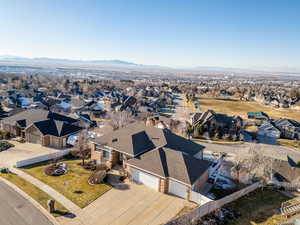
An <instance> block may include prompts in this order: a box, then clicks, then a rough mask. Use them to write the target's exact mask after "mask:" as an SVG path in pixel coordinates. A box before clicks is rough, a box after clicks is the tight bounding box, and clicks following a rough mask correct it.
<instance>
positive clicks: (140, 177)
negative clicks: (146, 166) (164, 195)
mask: <svg viewBox="0 0 300 225" xmlns="http://www.w3.org/2000/svg"><path fill="white" fill-rule="evenodd" d="M131 170H132V179H133V180H134V181H135V182H137V183H142V184H144V185H146V186H148V187H150V188H153V189H155V190H158V185H159V178H157V177H154V176H152V175H150V174H147V173H144V172H142V171H140V170H137V169H133V168H132V169H131Z"/></svg>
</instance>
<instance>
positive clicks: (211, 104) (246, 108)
mask: <svg viewBox="0 0 300 225" xmlns="http://www.w3.org/2000/svg"><path fill="white" fill-rule="evenodd" d="M208 109H212V110H214V111H216V112H218V113H224V114H228V115H239V116H241V117H243V118H246V117H247V112H257V111H263V112H265V113H267V114H268V115H269V116H270V117H271V118H289V119H293V120H297V121H300V111H297V110H292V109H274V108H272V107H269V106H263V105H260V104H258V103H256V102H244V101H238V100H230V99H228V100H227V99H226V100H225V99H223V100H221V99H214V98H200V110H201V111H206V110H208Z"/></svg>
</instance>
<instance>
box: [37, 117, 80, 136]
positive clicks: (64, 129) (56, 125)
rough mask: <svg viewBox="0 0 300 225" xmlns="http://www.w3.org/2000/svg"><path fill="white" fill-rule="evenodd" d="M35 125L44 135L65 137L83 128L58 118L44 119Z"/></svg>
mask: <svg viewBox="0 0 300 225" xmlns="http://www.w3.org/2000/svg"><path fill="white" fill-rule="evenodd" d="M34 126H35V127H36V128H37V129H38V130H39V131H40V132H41V133H42V134H43V135H52V136H56V137H63V136H65V135H69V134H72V133H76V132H78V131H80V130H81V129H82V128H81V127H78V126H75V125H72V124H69V123H66V122H63V121H57V120H44V121H40V122H36V123H34Z"/></svg>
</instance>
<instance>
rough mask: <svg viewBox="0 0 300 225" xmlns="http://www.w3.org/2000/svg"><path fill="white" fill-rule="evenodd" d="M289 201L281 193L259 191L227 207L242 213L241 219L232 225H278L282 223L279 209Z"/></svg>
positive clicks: (231, 224)
mask: <svg viewBox="0 0 300 225" xmlns="http://www.w3.org/2000/svg"><path fill="white" fill-rule="evenodd" d="M287 200H288V198H287V197H286V196H284V195H282V194H281V193H279V192H276V191H272V190H263V191H262V190H261V189H257V190H256V191H254V192H252V193H250V194H249V195H246V196H244V197H242V198H240V199H238V200H236V201H234V202H232V203H229V204H227V205H225V207H226V208H230V209H234V210H238V211H239V212H241V217H240V218H238V219H237V220H235V221H231V222H230V225H249V224H251V225H277V224H279V223H280V222H282V218H281V215H280V214H279V211H278V209H279V208H280V206H281V203H283V202H285V201H287Z"/></svg>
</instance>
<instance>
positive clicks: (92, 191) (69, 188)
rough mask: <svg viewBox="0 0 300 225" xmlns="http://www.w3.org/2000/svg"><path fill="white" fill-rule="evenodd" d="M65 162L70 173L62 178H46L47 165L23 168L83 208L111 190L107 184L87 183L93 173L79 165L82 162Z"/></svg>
mask: <svg viewBox="0 0 300 225" xmlns="http://www.w3.org/2000/svg"><path fill="white" fill-rule="evenodd" d="M63 162H64V163H65V164H67V167H68V172H67V173H66V174H65V175H62V176H46V175H45V174H44V169H45V167H47V166H48V165H49V164H46V163H44V164H36V165H32V166H30V167H26V168H23V171H24V172H26V173H28V174H30V175H32V176H33V177H35V178H37V179H39V180H40V181H42V182H44V183H45V184H48V185H49V186H51V187H52V188H54V189H55V190H57V191H58V192H60V193H61V194H63V195H64V196H66V197H67V198H68V199H70V200H71V201H72V202H74V203H75V204H76V205H78V206H79V207H81V208H84V207H85V206H87V205H88V204H90V203H91V202H93V201H94V200H95V199H97V198H98V197H100V196H101V195H103V194H104V193H105V192H107V191H108V190H110V189H111V186H110V185H107V184H97V185H90V184H88V182H87V181H88V178H89V177H90V176H91V174H92V171H89V170H86V169H84V168H82V167H81V166H80V165H78V163H79V162H81V160H64V161H63Z"/></svg>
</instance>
